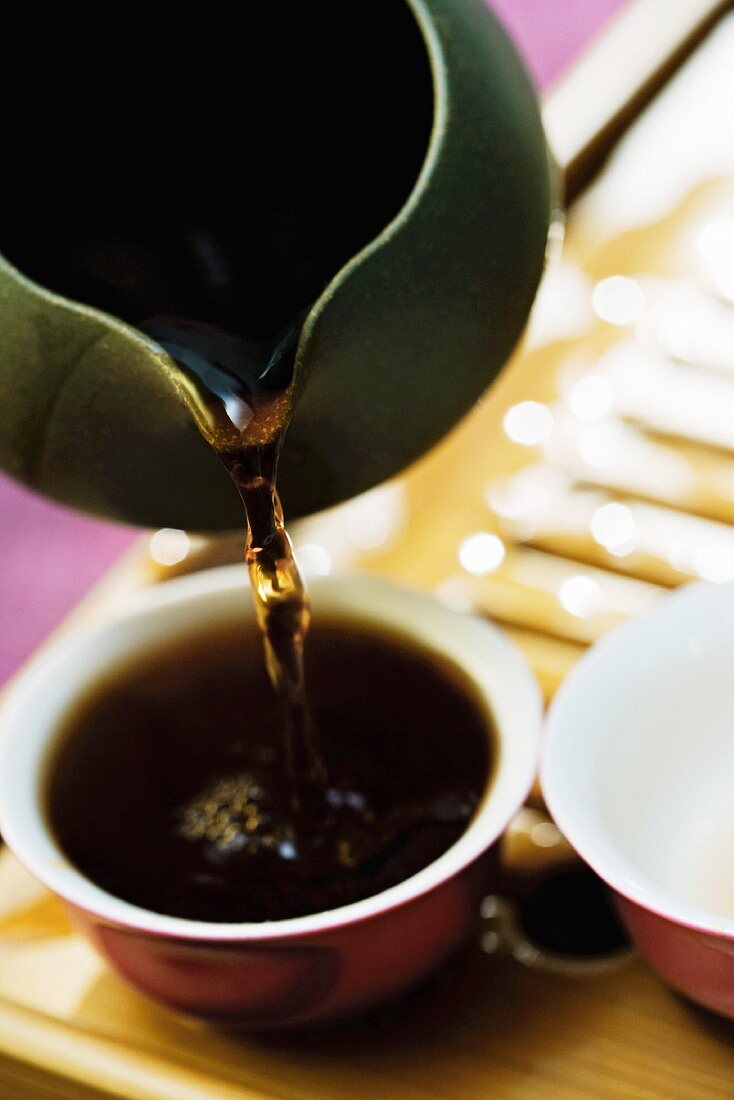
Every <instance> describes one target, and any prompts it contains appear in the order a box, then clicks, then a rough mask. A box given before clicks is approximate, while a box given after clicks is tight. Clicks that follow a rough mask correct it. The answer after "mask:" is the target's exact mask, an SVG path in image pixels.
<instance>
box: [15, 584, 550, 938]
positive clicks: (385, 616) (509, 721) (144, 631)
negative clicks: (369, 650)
mask: <svg viewBox="0 0 734 1100" xmlns="http://www.w3.org/2000/svg"><path fill="white" fill-rule="evenodd" d="M246 585H247V579H246V571H245V569H244V566H240V565H234V566H222V567H220V568H217V569H211V570H207V571H204V572H202V573H197V574H192V575H188V576H184V577H180V578H176V579H172V580H169V581H166V582H165V583H162V584H158V585H152V586H150V587H148V588H146V589H143V590H142V591H140V592H138V593H136V594H135V595H134V596H133V597H132V598H131V599H130V600H129V602H128V605H127V607H126V608H125V610H124V611H123V612H121V613H119V614H117V615H115V616H114V617H111V618H108V619H105V620H104V621H103V622H102V623H99V624H96V625H94V626H91V627H90V626H87V627H84V628H81V629H77V630H74V631H70V632H69V634H67V635H64V636H62V637H60V638H59V639H57V640H56V641H54V642H52V643H50V644H49V646H48V647H47V648H46V649H44V651H42V653H41V654H39V655H38V656H37V657H36V658H35V659H33V660H32V661H31V662H30V664H29V665H28V666H27V667H26V669H25V670H24V671H23V672H22V673H21V674H20V675H19V677H18V678H17V679H16V680H15V681H14V682H13V684H12V685H11V686H10V688H9V689H8V692H7V695H6V697H5V699H4V700H3V703H2V706H1V707H0V832H2V835H3V837H4V839H5V840H6V842H7V844H8V846H9V848H10V849H11V850H12V851H13V852H14V853H15V855H16V856H17V857H18V859H19V860H20V861H21V863H23V864H24V865H25V866H26V867H27V869H28V870H29V871H30V872H31V873H32V874H33V875H34V876H35V877H36V878H37V879H39V880H40V881H41V882H42V883H44V885H46V886H47V887H48V888H49V889H50V890H52V891H53V893H55V894H57V895H58V896H59V897H61V898H62V899H64V900H65V901H66V902H68V903H70V904H71V905H72V906H75V907H77V908H79V909H82V910H84V911H86V912H87V913H90V914H92V915H94V916H96V917H97V918H100V919H102V920H106V921H109V922H111V923H114V924H118V925H121V926H124V927H127V928H129V929H131V930H134V931H137V932H146V933H152V934H158V935H163V936H166V937H169V938H170V937H173V938H178V939H185V940H203V941H210V942H211V941H217V942H220V941H258V940H260V941H262V940H268V941H271V940H275V939H285V938H290V937H293V936H296V935H297V936H302V935H308V934H314V933H321V932H324V931H327V930H331V929H335V928H341V927H344V926H346V925H351V924H354V923H357V922H359V921H361V920H365V919H367V918H369V917H374V916H378V915H380V914H384V913H386V912H388V911H390V910H392V909H395V908H397V907H399V906H401V905H403V904H406V903H407V902H410V901H412V900H414V899H415V898H417V897H419V896H421V895H422V894H425V893H427V892H429V891H430V890H433V889H435V888H437V887H438V886H440V885H441V884H442V883H444V882H445V881H447V880H448V879H450V878H453V877H454V876H455V875H457V874H459V873H460V872H461V871H462V870H463V869H464V868H465V867H467V866H468V865H469V864H471V863H473V862H474V861H475V860H476V859H477V858H479V857H480V856H481V855H482V854H483V853H484V852H485V851H486V850H487V849H488V848H489V847H490V846H491V845H492V844H493V843H494V842H495V840H497V838H498V837H499V836H500V835H501V834H502V832H503V831H504V829H505V828H506V827H507V825H508V824H509V822H510V820H511V819H512V817H513V816H514V815H515V813H516V812H517V811H518V810H519V808H520V807H521V805H522V804H523V802H524V800H525V798H526V797H527V794H528V792H529V790H530V788H531V786H532V783H533V780H534V778H535V776H536V774H537V764H538V756H539V748H540V722H541V714H542V700H541V695H540V690H539V687H538V684H537V681H536V680H535V677H534V676H533V673H532V672H531V671H530V669H529V667H528V665H527V663H526V661H525V659H524V657H523V656H522V654H521V653H520V651H519V650H518V649H517V647H516V646H515V645H514V643H513V642H512V641H510V639H509V638H507V636H506V635H505V634H504V633H503V632H502V631H500V630H499V629H498V628H497V627H496V626H494V625H492V624H491V623H489V622H487V621H486V620H483V619H479V618H477V617H475V616H470V615H465V614H460V613H457V612H455V611H452V610H449V609H448V608H446V607H444V606H442V605H441V604H439V603H437V602H436V601H435V600H434V599H433V598H432V597H430V596H428V595H426V594H425V593H422V592H418V591H415V590H413V589H409V588H405V587H402V586H397V585H395V584H392V583H389V582H387V581H384V580H378V579H375V578H373V577H365V576H338V577H328V578H316V579H314V580H313V581H312V582H311V583H310V589H311V594H312V598H313V601H314V604H315V606H316V608H317V614H318V608H319V607H321V608H322V610H323V612H324V613H326V614H328V611H329V610H332V611H333V612H334V613H338V615H339V617H340V618H347V619H349V618H352V619H354V620H359V621H360V622H362V623H365V624H369V623H372V624H374V625H380V624H382V625H387V626H390V627H394V628H395V629H396V631H397V632H398V633H399V634H401V635H402V636H403V637H407V638H408V639H410V640H413V641H415V642H416V643H417V645H418V646H419V647H420V648H423V649H424V650H429V651H430V650H434V651H437V652H440V653H442V654H443V655H444V656H446V657H448V658H449V659H450V660H452V661H453V662H454V663H455V664H457V665H459V666H460V667H461V669H462V671H463V673H464V675H465V676H466V677H467V678H468V679H469V680H470V681H471V683H472V686H473V688H474V693H475V697H476V698H477V699H478V701H479V702H480V705H484V706H485V707H486V708H487V711H488V712H489V713H491V715H492V718H493V724H494V728H495V731H496V742H497V745H498V751H497V753H496V759H495V762H494V765H493V768H492V770H491V772H490V777H489V783H488V785H487V786H486V787H485V791H484V795H483V798H482V802H481V804H480V808H479V810H478V812H477V813H476V814H475V816H474V818H473V820H472V821H471V823H470V825H469V827H468V828H467V829H466V831H465V832H464V833H463V834H462V835H461V837H459V839H458V840H457V841H456V842H455V843H454V844H453V845H452V846H451V847H450V848H449V849H448V850H447V851H446V852H444V853H443V854H442V855H441V856H439V858H438V859H437V860H434V862H433V863H431V864H429V865H428V866H427V867H425V868H424V869H423V870H421V871H419V872H418V873H417V874H415V875H412V876H411V877H410V878H408V879H405V880H403V881H402V882H400V883H398V884H397V885H396V886H393V887H390V888H389V889H388V890H384V891H382V892H381V893H379V894H376V895H373V896H372V897H369V898H365V899H363V900H362V901H357V902H353V903H352V904H350V905H345V906H341V907H339V908H337V909H331V910H328V911H325V912H320V913H313V914H309V915H307V916H302V917H294V918H288V919H284V920H277V921H264V922H257V923H254V922H253V923H245V922H242V923H224V922H223V923H215V922H210V921H195V920H189V919H186V918H183V917H173V916H167V915H164V914H160V913H155V912H153V911H151V910H147V909H144V908H142V907H139V906H136V905H133V904H131V903H129V902H126V901H123V900H122V899H120V898H117V897H115V896H114V895H112V894H110V893H108V892H107V891H105V890H103V889H102V888H101V887H99V886H97V885H96V884H95V883H94V882H92V880H90V879H88V878H87V877H86V876H85V875H84V874H83V873H82V872H81V871H79V870H77V868H76V867H74V865H73V864H72V863H71V862H70V861H69V860H68V859H67V858H66V856H65V855H64V853H63V852H62V851H61V849H60V848H59V846H58V845H57V843H56V841H55V839H54V837H53V835H52V833H51V831H50V829H49V827H48V824H47V821H46V820H45V816H44V814H43V811H42V807H41V797H40V795H41V777H42V774H43V769H44V766H45V763H46V761H47V759H48V754H49V751H50V746H51V745H52V743H53V740H54V736H55V734H56V733H57V732H58V730H59V727H60V725H61V724H62V722H63V718H64V716H65V715H66V714H67V713H68V710H69V708H70V707H71V706H73V704H74V701H75V700H76V699H77V698H78V697H79V694H80V692H83V689H84V687H85V685H87V684H88V683H89V682H90V679H93V678H95V677H96V676H97V675H99V673H100V672H103V671H104V670H105V669H106V668H112V667H114V666H115V664H119V663H121V662H122V661H124V660H125V659H126V658H129V657H130V656H132V655H133V654H134V653H135V652H138V651H141V650H144V649H145V647H146V645H147V646H150V645H151V631H154V632H155V631H157V633H158V636H159V638H163V637H165V629H166V624H167V627H168V629H169V630H170V629H171V628H172V627H175V626H176V625H177V624H184V623H185V624H186V628H187V629H191V624H194V629H195V628H196V626H197V625H201V626H203V625H205V624H206V623H209V624H211V625H213V624H215V623H217V622H221V621H226V620H227V619H230V620H231V619H233V618H235V617H237V616H241V615H242V614H243V613H244V614H245V615H246V616H247V617H248V618H251V617H252V614H253V612H252V605H251V601H250V600H249V598H248V592H247V590H246ZM240 597H241V600H240ZM125 639H127V640H125ZM54 692H55V695H54ZM50 696H54V697H53V698H51V699H49V697H50ZM39 707H40V708H41V709H40V712H39ZM20 731H22V735H21V732H20Z"/></svg>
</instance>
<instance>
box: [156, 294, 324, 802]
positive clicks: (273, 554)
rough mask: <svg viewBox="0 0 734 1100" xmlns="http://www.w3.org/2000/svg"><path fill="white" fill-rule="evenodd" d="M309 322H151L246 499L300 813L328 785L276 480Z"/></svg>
mask: <svg viewBox="0 0 734 1100" xmlns="http://www.w3.org/2000/svg"><path fill="white" fill-rule="evenodd" d="M302 320H303V318H302V316H300V317H299V318H297V319H296V321H295V322H294V323H293V324H292V325H291V326H290V327H289V328H288V329H286V330H285V332H283V333H282V334H281V335H280V337H279V338H278V339H277V340H276V341H275V342H274V344H273V345H271V346H270V347H269V348H267V349H266V350H265V351H263V350H262V349H261V348H258V346H257V345H248V344H246V343H245V342H244V341H243V340H242V339H234V338H230V337H227V336H226V335H224V334H221V333H219V332H218V331H216V330H213V329H211V330H210V329H208V328H206V327H204V326H192V325H188V324H186V322H182V321H179V320H178V319H175V320H171V321H168V320H167V319H162V320H160V321H155V322H150V323H148V325H146V331H147V332H148V333H149V335H152V336H154V337H155V338H156V339H157V341H158V342H159V343H160V344H162V345H163V346H164V347H165V348H166V350H167V351H169V353H170V354H171V355H172V356H173V357H174V358H175V359H176V360H177V362H178V363H179V365H180V366H182V367H183V368H184V370H185V371H186V373H187V375H188V376H189V378H190V379H192V380H193V382H194V383H195V386H196V396H197V401H198V406H197V410H196V411H197V412H198V413H199V414H200V415H199V417H198V419H199V426H200V428H202V427H203V430H204V434H205V435H206V436H207V438H208V440H209V442H210V443H211V444H212V446H213V447H214V449H215V450H216V452H217V454H218V455H219V457H220V459H221V460H222V462H223V464H224V466H225V468H226V469H227V471H228V473H229V475H230V477H231V478H232V481H233V482H234V484H235V486H236V487H237V491H238V492H239V494H240V497H241V499H242V503H243V505H244V509H245V517H246V521H247V536H246V542H245V561H246V563H247V568H248V572H249V575H250V582H251V585H252V594H253V599H254V603H255V614H256V618H257V623H258V626H259V628H260V631H261V634H262V638H263V645H264V649H265V664H266V667H267V671H268V675H269V677H270V680H271V683H272V685H273V688H274V689H275V691H276V692H277V694H278V696H279V697H280V699H281V700H282V703H283V710H284V743H283V748H284V757H285V760H284V764H285V769H286V773H287V776H288V780H289V785H290V804H291V810H292V812H293V815H294V819H295V820H299V819H300V820H302V819H303V817H304V815H305V814H307V813H310V815H311V816H318V815H319V814H320V813H321V812H322V807H323V804H324V803H323V796H324V793H325V790H326V784H327V775H326V768H325V765H324V762H323V760H322V758H321V755H320V753H319V752H318V749H317V747H316V744H315V731H314V729H313V724H312V721H311V716H310V713H309V708H308V705H307V700H306V687H305V677H304V659H303V657H304V643H305V639H306V634H307V631H308V627H309V622H310V618H311V612H310V601H309V596H308V590H307V588H306V585H305V582H304V579H303V576H302V574H301V571H300V569H299V567H298V563H297V561H296V558H295V555H294V553H293V545H292V543H291V540H290V536H289V535H288V532H287V531H286V529H285V526H284V522H283V509H282V506H281V503H280V498H279V496H278V490H277V487H276V481H277V471H278V458H279V455H280V451H281V447H282V445H283V439H284V437H285V433H286V430H287V428H288V424H289V422H290V418H291V413H292V409H293V399H294V390H295V385H296V379H295V377H294V364H295V356H296V349H297V345H298V338H299V335H300V328H301V324H302ZM258 360H259V362H258ZM246 363H247V371H246V373H245V364H246ZM243 375H244V377H243ZM202 417H203V418H204V424H203V425H202Z"/></svg>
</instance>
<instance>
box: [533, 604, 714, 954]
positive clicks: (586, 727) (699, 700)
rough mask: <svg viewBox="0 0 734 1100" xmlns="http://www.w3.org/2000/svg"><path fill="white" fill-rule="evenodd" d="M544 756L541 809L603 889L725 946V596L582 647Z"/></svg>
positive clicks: (680, 607)
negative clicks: (544, 803)
mask: <svg viewBox="0 0 734 1100" xmlns="http://www.w3.org/2000/svg"><path fill="white" fill-rule="evenodd" d="M543 755H544V759H543V767H542V782H543V789H544V792H545V795H546V798H547V800H548V803H549V806H550V809H551V812H552V813H553V815H554V817H555V818H556V821H557V823H558V825H559V827H560V828H561V829H562V831H563V832H564V833H565V834H566V836H567V837H568V838H569V840H570V841H571V843H572V844H573V845H574V847H576V849H577V851H578V852H579V854H580V855H581V856H582V857H583V858H584V859H586V860H587V862H588V863H589V864H590V865H591V866H592V867H593V868H594V869H595V870H596V871H597V872H598V873H599V874H600V875H601V876H602V878H604V879H606V881H607V882H608V883H609V884H610V885H612V886H613V887H615V888H616V889H618V890H619V891H620V892H621V893H622V894H625V895H626V896H627V897H629V898H631V899H632V900H633V901H637V902H639V903H640V904H642V905H644V906H646V907H647V908H649V909H652V910H654V911H656V912H659V913H662V914H664V915H668V916H671V917H672V918H674V919H677V920H679V921H681V922H682V923H685V924H688V925H690V926H692V927H697V928H702V929H705V930H709V931H714V932H721V933H723V934H732V935H734V863H732V859H731V852H732V851H734V794H733V789H732V776H734V585H708V584H696V585H691V586H688V587H687V588H685V589H681V590H680V591H679V592H677V593H675V594H674V595H671V596H668V597H666V598H665V599H663V600H662V601H661V602H660V603H659V604H658V605H657V606H656V608H655V609H654V610H653V611H651V612H650V613H648V614H647V615H646V616H644V617H642V618H641V619H638V620H636V621H634V622H630V623H628V624H626V625H625V626H623V627H621V628H619V629H618V630H616V631H614V632H613V633H612V634H611V635H609V637H608V638H606V639H605V640H604V641H602V642H601V643H600V644H599V645H597V646H595V647H594V648H593V649H592V650H591V651H590V652H589V654H588V655H587V656H586V657H585V658H584V659H582V660H581V661H580V662H579V664H578V665H577V667H576V668H575V669H574V670H573V672H572V673H571V675H570V677H569V678H568V679H567V681H566V683H565V684H564V686H563V687H562V688H561V690H560V692H559V693H558V695H557V697H556V700H555V701H554V704H553V706H552V707H551V709H550V714H549V718H548V723H547V728H546V743H545V749H544V754H543Z"/></svg>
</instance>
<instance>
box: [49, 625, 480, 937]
mask: <svg viewBox="0 0 734 1100" xmlns="http://www.w3.org/2000/svg"><path fill="white" fill-rule="evenodd" d="M261 646H262V642H261V639H260V637H259V635H258V633H257V632H256V631H255V630H253V629H252V626H251V625H250V627H249V629H248V627H247V625H246V624H245V623H244V621H243V623H242V624H240V625H233V624H228V625H223V626H218V627H211V628H209V629H208V630H204V631H202V630H198V631H197V632H193V631H192V632H191V633H190V634H189V635H188V636H186V635H184V636H179V637H178V638H177V639H176V640H175V641H173V642H167V643H165V645H164V644H162V643H160V642H159V643H157V647H156V646H153V647H152V648H150V647H149V648H148V649H147V650H144V651H142V652H139V653H137V654H136V655H135V657H134V658H132V659H128V661H127V662H126V663H123V664H120V665H118V666H116V667H115V668H114V669H113V670H111V671H110V670H107V671H106V672H105V674H104V676H103V677H101V678H99V679H97V681H96V682H93V683H92V684H91V686H90V687H89V688H88V689H87V690H86V692H85V693H84V694H83V696H82V697H81V699H80V700H78V702H77V704H76V706H75V708H74V709H73V710H72V711H71V712H70V714H69V715H68V716H67V719H66V723H65V727H64V728H62V730H61V731H60V733H59V736H58V739H57V742H56V745H55V747H54V751H53V752H52V753H51V755H50V758H49V761H48V763H47V768H46V782H45V793H44V798H45V806H46V812H47V816H48V819H49V824H50V827H51V830H52V832H53V833H54V835H55V837H56V840H57V842H58V844H59V846H60V848H61V849H62V851H63V852H64V853H65V854H66V856H67V857H68V858H69V859H70V860H71V862H72V863H73V864H74V865H75V866H76V867H77V868H78V869H79V870H81V871H82V872H83V873H84V874H85V875H86V876H87V877H88V878H89V879H91V880H92V881H93V882H95V883H96V884H97V885H99V886H101V887H102V888H103V889H104V890H106V891H107V892H108V893H110V894H113V895H115V896H117V897H119V898H122V899H123V900H125V901H128V902H131V903H133V904H135V905H137V906H139V907H141V908H144V909H147V910H152V911H153V912H157V913H162V914H167V915H171V916H177V917H184V918H188V919H192V920H203V921H213V922H240V921H241V922H255V921H274V920H279V919H287V918H291V917H298V916H304V915H306V914H310V913H317V912H322V911H327V910H331V909H335V908H337V907H340V906H343V905H347V904H350V903H352V902H356V901H360V900H362V899H364V898H367V897H371V896H373V895H375V894H378V893H381V892H382V891H384V890H386V889H388V888H389V887H391V886H394V885H396V884H397V883H399V882H402V881H403V880H405V879H408V878H410V877H411V876H412V875H414V874H416V873H417V872H418V871H420V870H422V869H423V868H424V867H426V866H427V865H429V864H430V863H432V862H433V861H434V860H436V859H437V858H438V857H439V856H441V855H442V854H443V853H444V852H445V851H446V850H447V849H448V848H450V847H451V846H452V845H453V844H454V842H455V841H456V840H457V839H458V838H459V837H460V836H461V834H462V833H463V832H464V831H465V829H466V828H467V826H468V824H469V822H470V820H471V818H472V817H473V815H474V811H475V809H476V808H477V805H478V803H479V801H480V799H481V797H482V795H483V794H484V792H485V791H486V790H487V787H488V775H489V771H490V767H491V759H490V757H491V756H492V755H493V750H492V747H491V746H492V739H491V738H488V736H487V712H486V707H484V706H482V705H481V702H480V700H479V699H478V698H477V696H476V692H475V691H474V690H473V688H472V684H471V682H470V680H469V678H468V677H467V676H466V675H465V674H464V673H462V671H461V670H460V669H459V668H458V666H456V665H454V664H453V663H452V662H451V661H450V660H448V659H446V658H443V657H441V656H440V655H439V654H435V653H432V652H430V651H428V650H422V649H420V648H418V647H417V646H416V643H415V641H414V640H410V639H409V638H408V637H407V636H403V637H401V636H400V635H399V634H398V633H397V632H395V633H392V632H388V631H387V630H385V629H381V628H378V627H376V626H375V625H374V624H373V625H370V624H368V623H364V625H361V624H355V623H354V622H349V623H347V622H346V621H341V622H340V621H339V620H338V619H329V618H326V617H323V618H322V617H319V618H317V620H316V622H315V624H314V626H313V628H312V633H311V634H310V635H309V644H308V646H307V647H306V674H307V680H308V685H309V710H308V715H309V723H310V728H309V730H308V737H309V739H310V741H311V747H312V749H313V750H314V753H315V754H316V755H317V757H318V759H319V761H320V762H321V764H322V766H323V768H324V770H325V775H324V776H321V777H319V779H320V781H319V782H314V783H309V782H307V781H306V782H304V781H301V782H299V783H298V784H297V790H295V791H294V789H293V784H292V775H293V774H294V772H293V769H287V768H286V769H284V767H283V751H284V749H283V739H284V729H283V712H282V703H281V701H280V700H279V699H278V698H277V697H276V696H275V694H274V693H273V690H272V686H271V684H270V682H269V680H268V677H267V674H266V671H265V669H264V666H263V661H262V649H261ZM295 765H296V770H295V774H296V775H298V774H299V773H298V768H299V767H300V768H307V767H308V766H309V761H296V762H295ZM299 798H300V800H301V801H300V803H299ZM304 803H305V804H304Z"/></svg>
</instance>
